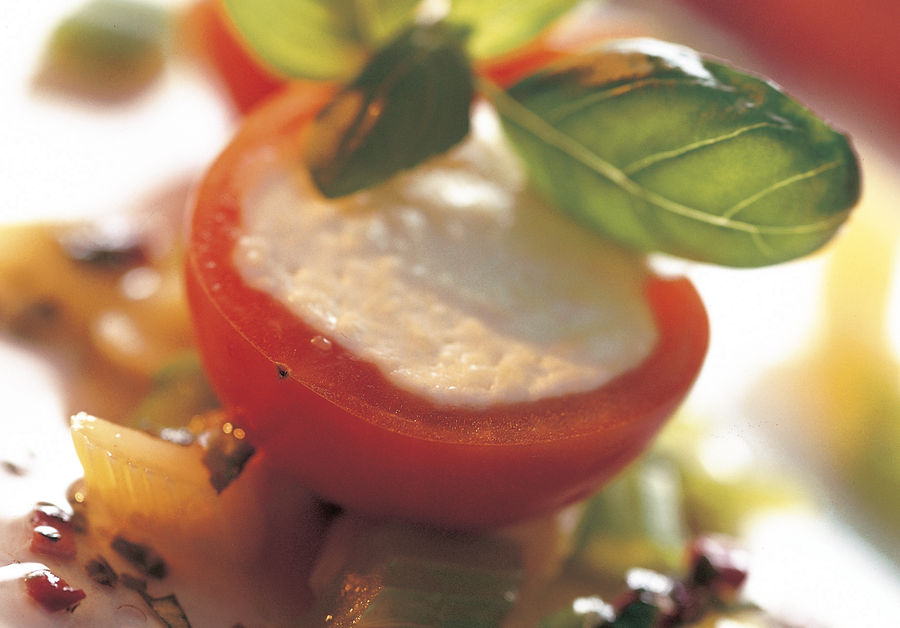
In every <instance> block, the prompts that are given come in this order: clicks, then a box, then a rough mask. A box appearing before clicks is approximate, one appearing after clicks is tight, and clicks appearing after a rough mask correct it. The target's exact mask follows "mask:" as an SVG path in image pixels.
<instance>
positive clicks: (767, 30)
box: [682, 0, 900, 131]
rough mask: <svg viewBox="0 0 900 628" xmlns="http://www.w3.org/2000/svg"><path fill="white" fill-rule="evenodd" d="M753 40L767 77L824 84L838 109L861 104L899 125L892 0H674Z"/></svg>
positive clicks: (896, 14)
mask: <svg viewBox="0 0 900 628" xmlns="http://www.w3.org/2000/svg"><path fill="white" fill-rule="evenodd" d="M682 2H683V3H684V4H686V5H690V6H692V7H694V8H697V9H699V10H700V11H701V12H703V13H704V14H707V15H709V16H710V17H711V18H713V19H714V20H716V21H717V22H718V23H720V24H721V25H723V26H725V27H726V28H729V29H731V30H732V31H733V32H734V33H735V34H736V35H737V36H738V37H740V38H743V39H744V40H745V41H746V42H747V43H749V44H750V45H751V46H752V47H753V51H754V53H755V54H757V55H759V56H760V57H761V58H762V59H764V60H766V61H767V62H768V65H769V66H770V67H771V71H770V72H769V71H767V73H771V74H772V75H773V78H775V79H776V80H779V81H781V80H782V78H781V76H780V75H782V74H783V75H785V79H788V80H786V82H789V83H790V84H792V85H806V86H807V87H812V88H817V87H826V88H829V89H831V90H832V93H833V98H834V100H835V102H836V104H837V106H838V107H839V108H840V109H841V110H844V109H845V110H847V111H855V110H857V109H858V108H859V107H860V104H863V105H864V106H866V107H867V108H869V109H874V111H875V113H876V114H877V115H878V117H879V120H880V121H881V122H885V123H886V125H887V126H888V127H889V128H893V129H894V131H900V125H898V124H897V116H896V112H897V110H898V109H900V38H898V37H897V33H896V31H897V25H898V24H900V3H898V2H897V1H896V0H862V1H860V2H855V3H853V4H848V3H846V2H843V1H842V0H790V1H789V2H785V1H783V0H730V1H729V2H721V1H720V0H682Z"/></svg>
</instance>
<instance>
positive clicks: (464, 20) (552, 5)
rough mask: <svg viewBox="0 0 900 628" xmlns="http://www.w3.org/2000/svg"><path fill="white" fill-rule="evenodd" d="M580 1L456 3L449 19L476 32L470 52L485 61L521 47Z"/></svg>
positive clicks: (481, 0) (477, 0) (472, 0)
mask: <svg viewBox="0 0 900 628" xmlns="http://www.w3.org/2000/svg"><path fill="white" fill-rule="evenodd" d="M578 1H579V0H495V1H494V2H485V1H484V0H453V3H452V5H451V6H450V12H449V14H448V15H447V20H448V21H449V22H452V23H454V24H460V25H463V26H466V27H469V28H471V29H472V36H471V39H470V40H469V44H468V50H469V53H470V54H471V55H472V57H473V58H476V59H484V58H486V57H491V56H494V55H498V54H501V53H504V52H508V51H510V50H512V49H514V48H516V47H517V46H521V45H523V44H525V43H526V42H528V41H530V40H531V39H533V38H534V37H535V36H536V35H537V34H538V33H540V32H541V31H542V30H544V29H545V28H546V27H547V26H548V25H550V23H551V22H553V21H554V20H556V19H557V18H559V17H560V16H561V15H563V14H564V13H566V12H567V11H569V9H571V8H572V7H574V6H575V5H576V4H578Z"/></svg>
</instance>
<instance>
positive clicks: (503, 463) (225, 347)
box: [186, 85, 708, 528]
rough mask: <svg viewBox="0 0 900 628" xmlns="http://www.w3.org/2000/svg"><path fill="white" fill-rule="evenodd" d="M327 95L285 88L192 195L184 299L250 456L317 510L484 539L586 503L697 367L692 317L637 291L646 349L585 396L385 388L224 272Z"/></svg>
mask: <svg viewBox="0 0 900 628" xmlns="http://www.w3.org/2000/svg"><path fill="white" fill-rule="evenodd" d="M330 95H331V91H330V90H329V89H328V88H325V87H319V88H316V87H311V86H309V85H299V86H290V87H288V88H287V89H286V90H285V91H283V92H282V93H280V94H279V95H278V96H277V97H275V98H273V99H271V100H269V101H267V102H266V103H265V104H264V105H263V106H262V107H261V108H259V109H257V110H256V111H254V112H253V113H252V114H251V115H250V116H249V117H248V119H247V120H246V124H245V126H244V127H243V128H242V130H241V131H240V132H239V133H238V135H237V137H236V138H235V140H234V141H233V143H232V144H231V145H230V146H229V147H228V148H227V149H226V150H225V152H224V153H223V154H222V155H221V156H220V158H219V159H218V161H217V162H216V163H215V164H214V165H213V167H212V168H211V170H210V171H209V173H208V174H207V176H206V178H205V180H204V181H203V183H202V185H201V187H200V189H199V192H198V195H197V202H196V206H195V208H194V213H193V216H192V219H191V231H190V236H189V249H188V257H187V269H186V275H187V291H188V299H189V303H190V306H191V310H192V314H193V319H194V322H195V330H196V336H197V341H198V345H199V347H200V351H201V354H202V356H203V358H204V362H205V365H206V368H207V370H208V374H209V376H210V379H211V382H212V384H213V385H214V387H215V388H216V389H217V391H218V393H219V394H220V396H221V398H222V400H223V401H224V403H225V404H226V405H227V406H228V407H229V408H230V410H231V412H232V413H234V415H235V417H236V421H237V422H238V423H240V424H241V426H242V427H244V428H245V430H246V432H247V435H248V438H249V439H250V440H251V442H253V443H254V444H256V445H257V447H258V449H259V451H260V452H261V455H264V456H268V457H269V458H270V459H271V460H272V462H273V463H274V464H275V465H278V466H280V467H281V468H282V469H284V470H285V473H286V474H288V475H289V476H290V477H292V478H295V479H296V481H298V482H301V483H303V484H304V485H306V486H308V487H310V488H312V489H313V490H314V491H316V492H318V493H319V494H320V495H322V496H323V497H324V498H325V499H327V500H331V501H334V502H336V503H338V504H341V505H343V506H346V507H349V508H352V509H356V510H359V511H363V512H366V513H369V514H374V515H383V516H393V517H403V518H406V519H412V520H420V521H427V522H432V523H437V524H441V525H447V526H452V527H460V528H473V527H484V526H494V525H499V524H504V523H509V522H512V521H516V520H520V519H523V518H525V517H529V516H533V515H537V514H539V513H545V512H549V511H551V510H554V509H556V508H558V507H561V506H562V505H564V504H567V503H570V502H572V501H574V500H577V499H579V498H581V497H584V496H586V495H588V494H589V493H591V492H592V491H594V490H595V489H596V488H597V486H598V485H599V484H600V483H602V482H604V481H605V480H607V479H608V478H610V477H611V476H612V475H613V474H614V473H615V472H616V471H618V470H619V469H620V468H622V467H623V466H624V465H625V464H626V463H627V462H629V461H630V460H632V459H633V458H634V457H636V456H637V455H638V454H639V453H640V452H641V451H642V450H643V449H644V448H645V446H646V445H647V444H648V441H650V439H651V438H652V437H653V436H654V434H655V433H656V432H657V430H658V429H659V428H660V427H661V425H662V424H663V423H664V421H665V419H666V418H667V417H668V416H669V415H670V414H671V413H672V412H673V410H674V409H675V408H676V406H677V405H678V404H679V402H680V401H681V399H682V398H683V396H684V395H685V394H686V392H687V391H688V389H689V387H690V386H691V384H692V382H693V380H694V378H695V376H696V374H697V372H698V370H699V368H700V365H701V363H702V361H703V357H704V354H705V350H706V346H707V340H708V324H707V319H706V314H705V310H704V307H703V305H702V303H701V301H700V299H699V297H698V295H697V293H696V291H695V289H694V288H693V286H692V284H690V282H689V281H687V280H686V279H683V278H682V279H662V278H657V277H654V278H652V279H650V280H649V281H648V284H647V286H646V297H647V299H648V300H649V304H650V306H651V309H652V312H653V314H654V318H655V321H656V325H657V332H658V334H657V335H658V343H657V345H656V346H655V348H654V350H653V351H652V352H651V355H650V356H649V357H647V358H646V359H645V361H644V362H642V363H641V364H640V365H639V366H638V367H637V368H635V369H633V370H631V371H629V372H627V373H625V374H623V375H621V376H619V377H618V378H616V379H614V380H613V381H611V382H609V383H608V384H606V385H604V386H601V387H599V388H597V389H595V390H592V391H590V392H586V393H581V394H573V395H568V396H564V397H555V398H546V399H543V400H539V401H537V402H532V403H516V404H509V405H502V406H497V407H490V408H488V409H486V410H478V411H475V410H471V409H468V410H467V409H464V408H454V407H450V408H447V407H438V406H436V405H433V404H432V403H431V402H429V401H426V400H424V399H422V398H419V397H416V396H415V395H413V394H411V393H409V392H405V391H404V390H401V389H399V388H398V387H396V386H394V385H393V384H391V383H390V382H389V381H388V380H387V379H386V378H385V377H384V376H383V375H382V374H381V373H380V372H379V371H378V370H377V368H376V367H375V366H374V365H372V364H370V363H367V362H364V361H361V360H358V359H356V358H355V357H354V355H352V354H350V353H349V352H348V351H347V350H345V349H343V348H342V347H341V346H340V345H339V344H338V343H337V342H334V343H333V344H332V346H331V347H330V349H329V350H327V351H326V350H322V349H321V347H320V346H317V345H318V344H319V343H317V338H320V337H319V332H318V331H317V330H316V329H314V328H311V327H310V326H309V325H308V324H306V323H305V322H304V321H303V320H301V319H300V318H298V317H296V316H295V315H294V314H293V313H291V312H289V311H288V310H287V309H286V308H285V307H284V306H283V305H282V304H281V303H280V302H278V301H276V300H275V299H274V298H273V297H272V296H270V295H269V294H268V293H265V292H261V291H258V290H256V289H253V288H251V287H249V286H248V285H247V284H246V283H245V282H244V280H243V278H242V277H241V275H240V273H239V271H238V270H237V269H236V268H235V267H234V265H233V264H232V261H231V256H232V250H233V247H234V246H235V241H236V238H237V236H238V234H239V231H240V229H241V220H242V219H241V212H242V204H243V202H244V199H245V197H246V195H247V194H248V193H249V192H250V191H251V190H253V188H254V186H255V185H256V182H257V181H258V180H259V178H260V177H262V176H263V175H264V173H265V172H266V170H267V168H268V167H270V166H272V165H273V164H277V163H280V162H282V160H286V159H299V158H300V157H299V153H298V151H300V150H302V142H303V139H302V137H303V132H304V129H305V128H306V126H307V123H308V121H309V119H310V118H311V117H312V116H313V115H314V114H315V112H316V111H317V110H318V109H319V107H321V106H322V105H323V104H324V103H325V102H327V100H328V99H329V98H330Z"/></svg>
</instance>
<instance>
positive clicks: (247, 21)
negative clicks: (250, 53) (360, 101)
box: [225, 0, 419, 80]
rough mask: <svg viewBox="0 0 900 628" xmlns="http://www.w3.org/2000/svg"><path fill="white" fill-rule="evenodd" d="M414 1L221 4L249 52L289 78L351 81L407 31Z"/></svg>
mask: <svg viewBox="0 0 900 628" xmlns="http://www.w3.org/2000/svg"><path fill="white" fill-rule="evenodd" d="M418 4H419V2H418V0H369V1H367V2H359V1H358V0H225V6H226V8H227V9H228V13H229V16H230V17H231V19H232V21H233V22H234V23H235V25H236V26H237V28H238V30H240V32H241V34H242V35H243V36H244V38H245V39H246V40H247V42H248V43H249V44H250V45H251V46H252V47H253V50H254V51H255V52H256V53H257V54H259V55H260V56H261V57H262V58H263V59H264V60H265V61H266V62H268V63H269V64H270V65H271V66H272V67H274V68H276V69H278V70H280V71H281V72H283V73H284V74H286V75H288V76H294V77H301V78H311V79H339V80H347V79H349V78H351V77H352V76H353V75H354V74H355V73H356V72H358V71H359V68H360V67H362V65H363V64H364V63H365V60H366V58H367V57H368V55H369V53H370V51H371V50H372V49H374V48H375V47H376V46H377V45H379V44H380V43H381V42H383V41H385V40H386V39H389V38H390V37H392V36H394V35H395V34H396V33H397V32H399V31H400V30H401V29H402V28H404V27H405V26H407V25H408V24H409V23H410V22H411V21H412V20H413V16H414V12H415V9H416V7H417V5H418Z"/></svg>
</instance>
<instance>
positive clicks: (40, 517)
mask: <svg viewBox="0 0 900 628" xmlns="http://www.w3.org/2000/svg"><path fill="white" fill-rule="evenodd" d="M31 551H32V552H35V553H38V554H45V555H49V556H56V557H57V558H64V559H70V558H74V557H75V552H76V548H75V530H74V528H73V527H72V524H71V522H70V521H69V514H68V513H66V512H65V511H64V510H62V509H60V508H58V507H56V506H54V505H52V504H44V503H41V504H38V505H37V506H36V507H35V509H34V510H33V511H32V513H31Z"/></svg>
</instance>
